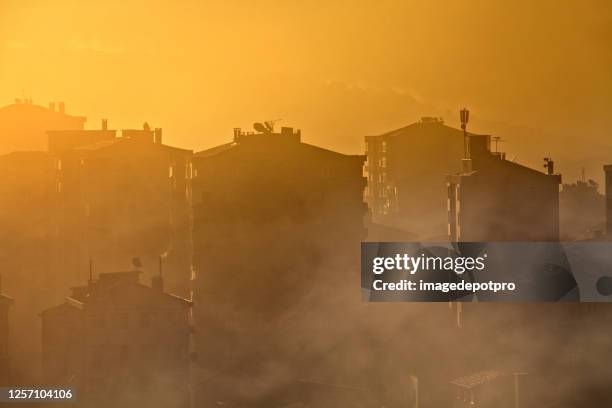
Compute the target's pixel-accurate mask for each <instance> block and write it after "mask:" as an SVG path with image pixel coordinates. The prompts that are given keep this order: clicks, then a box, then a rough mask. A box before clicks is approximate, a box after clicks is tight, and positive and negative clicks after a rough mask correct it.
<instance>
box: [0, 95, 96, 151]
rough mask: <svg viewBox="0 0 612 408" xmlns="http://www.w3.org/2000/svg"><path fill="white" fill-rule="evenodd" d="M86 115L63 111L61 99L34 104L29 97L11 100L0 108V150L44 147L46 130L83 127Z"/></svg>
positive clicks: (42, 148)
mask: <svg viewBox="0 0 612 408" xmlns="http://www.w3.org/2000/svg"><path fill="white" fill-rule="evenodd" d="M86 120H87V119H86V118H85V117H82V116H73V115H69V114H67V113H66V107H65V104H64V102H58V103H55V102H51V103H49V106H48V107H44V106H39V105H35V104H34V103H32V101H31V100H19V99H17V100H15V103H13V104H11V105H7V106H5V107H2V108H0V135H2V147H1V149H2V150H0V154H3V153H10V152H14V151H33V150H34V151H44V150H47V136H46V133H45V132H47V131H48V130H56V129H70V130H81V129H83V127H84V125H85V122H86Z"/></svg>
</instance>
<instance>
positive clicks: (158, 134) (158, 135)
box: [153, 128, 162, 144]
mask: <svg viewBox="0 0 612 408" xmlns="http://www.w3.org/2000/svg"><path fill="white" fill-rule="evenodd" d="M153 143H155V144H162V130H161V128H155V131H154V132H153Z"/></svg>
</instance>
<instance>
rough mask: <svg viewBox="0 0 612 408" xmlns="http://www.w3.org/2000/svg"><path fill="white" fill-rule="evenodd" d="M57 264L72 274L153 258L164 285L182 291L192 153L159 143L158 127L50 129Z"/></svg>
mask: <svg viewBox="0 0 612 408" xmlns="http://www.w3.org/2000/svg"><path fill="white" fill-rule="evenodd" d="M49 141H50V142H49V144H50V147H51V148H52V149H53V151H52V156H53V166H54V179H53V180H54V186H53V189H54V208H55V228H54V232H55V236H54V240H55V241H54V242H57V243H58V248H57V262H58V265H59V269H60V270H64V271H71V273H73V274H74V276H75V278H78V277H82V276H84V274H86V273H87V270H88V265H89V263H90V261H91V262H93V265H94V269H99V270H117V269H122V268H125V267H128V266H130V265H131V263H132V260H134V259H135V258H136V259H135V262H137V263H139V264H142V265H144V266H145V269H147V268H148V269H150V266H152V265H153V266H155V265H157V263H158V259H159V258H160V257H162V258H163V262H164V264H165V265H166V269H167V270H168V271H170V272H169V273H168V274H167V276H166V285H167V287H168V289H169V290H171V291H172V292H174V293H177V294H180V295H181V296H188V295H189V291H190V290H189V288H190V279H191V172H192V170H191V169H192V167H191V166H192V164H191V160H192V155H193V153H192V151H191V150H185V149H179V148H175V147H171V146H168V145H165V144H163V143H162V130H161V129H150V128H149V127H148V125H146V124H145V126H144V127H143V129H136V130H123V131H121V136H120V137H117V131H115V130H109V129H108V128H107V126H106V123H105V122H103V126H102V129H99V130H85V131H52V132H49Z"/></svg>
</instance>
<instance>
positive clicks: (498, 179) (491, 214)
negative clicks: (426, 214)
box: [448, 135, 561, 242]
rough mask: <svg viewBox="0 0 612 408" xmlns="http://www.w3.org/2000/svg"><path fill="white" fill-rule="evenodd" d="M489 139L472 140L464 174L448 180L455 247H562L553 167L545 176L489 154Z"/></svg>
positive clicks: (558, 180) (549, 166) (476, 137)
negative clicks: (513, 244) (501, 244)
mask: <svg viewBox="0 0 612 408" xmlns="http://www.w3.org/2000/svg"><path fill="white" fill-rule="evenodd" d="M490 139H491V138H490V136H481V135H470V136H469V158H467V159H463V160H462V162H463V172H462V173H460V174H457V175H454V176H449V178H448V217H449V218H448V219H449V223H448V234H449V238H450V240H451V241H464V242H479V241H558V240H559V184H560V183H561V176H560V175H559V174H555V173H554V168H553V162H552V161H551V160H549V159H547V160H546V161H545V165H546V166H547V173H541V172H539V171H536V170H533V169H530V168H528V167H525V166H522V165H520V164H518V163H514V162H512V161H509V160H506V157H505V154H504V153H499V152H491V150H490Z"/></svg>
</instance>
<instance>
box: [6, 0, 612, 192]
mask: <svg viewBox="0 0 612 408" xmlns="http://www.w3.org/2000/svg"><path fill="white" fill-rule="evenodd" d="M500 3H501V2H487V1H475V0H464V1H428V2H415V1H376V2H364V1H350V2H349V1H337V0H328V1H313V2H308V3H306V2H297V1H291V2H279V1H258V2H251V1H181V2H174V1H160V0H158V1H133V0H130V1H126V0H122V1H117V0H107V1H105V2H96V3H95V4H94V3H93V2H82V1H69V0H54V1H52V2H49V1H26V0H19V1H17V0H0V105H6V104H8V103H11V102H12V101H13V100H14V98H16V97H22V96H26V97H31V98H33V100H34V103H38V104H41V105H46V104H47V103H48V102H49V101H57V100H62V101H65V102H66V106H67V112H68V113H71V114H78V115H84V116H87V117H88V118H89V120H88V127H89V128H94V127H98V126H99V119H100V118H109V119H110V124H111V126H113V127H116V128H122V127H139V126H140V125H141V124H142V123H143V122H144V121H149V122H150V123H152V124H153V125H154V126H159V127H163V128H164V134H165V135H166V136H165V138H166V140H167V142H168V143H169V144H173V145H178V146H182V147H188V148H194V149H196V150H197V149H201V148H205V147H210V146H214V145H216V144H219V143H223V142H226V141H228V140H229V139H230V138H231V128H232V127H235V126H242V127H243V128H247V127H250V126H251V123H252V122H253V121H256V120H268V119H277V118H282V119H283V121H282V122H281V123H282V124H286V125H287V126H295V127H300V128H302V130H303V134H304V139H305V140H306V141H307V142H309V143H313V144H317V145H321V146H325V147H329V148H332V149H337V150H340V151H343V152H346V153H357V152H360V151H362V150H363V136H364V135H367V134H378V133H382V132H385V131H388V130H391V129H393V128H397V127H400V126H404V125H407V124H409V123H412V122H414V121H416V120H418V118H419V117H420V116H423V115H428V116H430V115H438V116H443V117H444V118H445V119H446V121H447V123H449V124H451V125H456V124H457V118H456V116H457V110H458V109H459V108H460V107H463V106H468V107H470V109H471V110H472V112H473V114H472V123H470V128H471V129H472V130H473V131H476V132H483V133H493V134H496V135H499V136H502V137H503V138H504V139H506V140H507V142H506V144H505V145H503V146H502V147H503V149H504V150H506V151H508V152H509V153H510V154H511V156H510V157H512V154H516V155H517V156H518V159H517V160H519V161H521V162H523V163H527V164H531V165H533V164H537V165H538V166H539V165H540V159H541V157H542V156H543V155H544V154H551V155H553V156H555V158H556V160H557V163H558V168H559V170H560V171H561V172H562V173H563V174H564V178H565V179H566V180H568V179H572V178H576V177H578V176H579V174H580V168H581V167H582V166H585V167H586V169H587V176H588V177H592V178H596V179H600V178H601V175H602V171H601V165H602V164H604V163H605V162H609V161H612V152H611V148H612V142H611V141H610V140H609V137H608V135H609V133H610V125H609V121H608V119H607V113H608V110H609V108H610V107H611V106H612V79H611V75H610V72H612V51H611V48H610V43H611V40H612V21H611V20H612V18H611V16H612V11H611V10H612V8H610V6H609V3H607V2H606V1H568V2H562V3H561V2H556V1H539V2H531V1H523V0H521V1H513V2H505V3H506V4H505V5H502V4H500ZM534 3H537V4H534ZM0 143H1V141H0ZM0 147H1V146H0Z"/></svg>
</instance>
